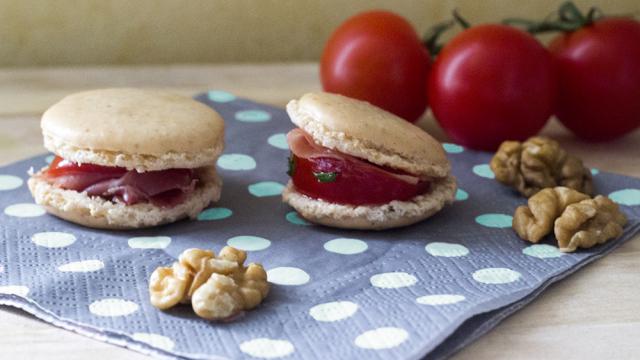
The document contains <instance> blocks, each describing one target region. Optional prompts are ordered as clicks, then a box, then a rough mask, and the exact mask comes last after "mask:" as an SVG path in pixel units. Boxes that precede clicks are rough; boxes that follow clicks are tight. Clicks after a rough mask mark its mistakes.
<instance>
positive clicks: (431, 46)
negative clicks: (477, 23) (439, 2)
mask: <svg viewBox="0 0 640 360" xmlns="http://www.w3.org/2000/svg"><path fill="white" fill-rule="evenodd" d="M451 14H452V17H453V19H451V20H447V21H443V22H441V23H438V24H435V25H434V26H432V27H431V28H429V30H427V32H426V33H425V34H424V36H423V37H422V38H423V41H422V43H423V44H424V46H425V47H426V48H427V50H429V54H431V57H432V58H434V59H435V57H436V55H438V54H439V53H440V50H442V47H443V46H444V45H442V44H441V43H440V42H439V40H440V36H441V35H442V34H444V33H445V32H446V31H448V30H449V29H451V28H452V27H453V26H454V25H456V24H458V25H460V27H461V28H463V29H468V28H470V27H471V23H469V21H467V20H466V19H465V18H464V17H462V15H460V13H459V12H458V9H454V10H453V11H452V13H451Z"/></svg>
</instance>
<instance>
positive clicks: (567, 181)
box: [490, 137, 593, 197]
mask: <svg viewBox="0 0 640 360" xmlns="http://www.w3.org/2000/svg"><path fill="white" fill-rule="evenodd" d="M490 166H491V170H493V172H494V174H495V178H496V180H498V181H499V182H501V183H503V184H505V185H508V186H511V187H513V188H515V189H516V190H518V191H519V192H520V193H521V194H522V195H524V196H526V197H530V196H532V195H534V194H535V193H537V192H538V191H540V190H541V189H544V188H547V187H554V186H566V187H569V188H572V189H574V190H577V191H580V192H582V193H586V194H591V193H592V192H593V184H592V181H591V172H590V170H589V169H587V168H585V167H584V165H583V164H582V161H581V160H580V159H578V158H576V157H575V156H572V155H569V154H567V152H566V151H565V150H564V149H562V148H561V147H560V144H558V142H557V141H555V140H552V139H549V138H545V137H532V138H530V139H528V140H527V141H525V142H523V143H520V142H518V141H505V142H503V143H502V144H501V145H500V148H499V149H498V151H497V152H496V154H495V155H494V156H493V158H492V159H491V162H490Z"/></svg>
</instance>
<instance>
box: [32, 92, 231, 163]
mask: <svg viewBox="0 0 640 360" xmlns="http://www.w3.org/2000/svg"><path fill="white" fill-rule="evenodd" d="M41 126H42V132H43V135H44V138H45V146H46V147H47V148H48V149H49V150H50V151H52V152H54V153H56V154H58V155H60V156H62V157H64V158H66V159H68V160H72V161H74V160H76V161H78V162H90V163H97V164H99V165H107V166H109V165H111V166H126V167H128V168H139V169H141V170H160V169H163V168H171V167H196V166H195V165H200V163H203V164H205V163H207V162H211V161H213V162H214V163H215V158H217V156H218V155H219V153H220V152H221V151H222V147H223V141H224V121H223V120H222V118H221V117H220V115H219V114H218V113H217V112H215V111H214V110H213V109H211V108H209V107H208V106H206V105H204V104H202V103H200V102H197V101H195V100H193V99H191V98H189V97H185V96H181V95H175V94H170V93H165V92H160V91H152V90H142V89H130V88H114V89H100V90H92V91H86V92H81V93H76V94H73V95H69V96H67V97H65V98H64V99H62V100H61V101H60V102H58V103H56V104H54V105H53V106H51V107H50V108H49V109H48V110H47V111H46V112H45V113H44V115H43V116H42V122H41ZM92 154H93V155H95V156H92ZM203 155H204V156H203ZM118 158H119V159H120V160H121V161H119V163H118V161H117V160H116V159H118ZM136 159H137V160H139V162H140V163H136ZM180 159H183V160H185V161H184V162H185V163H184V164H182V165H183V166H181V164H180ZM155 160H157V161H155ZM110 162H115V163H110Z"/></svg>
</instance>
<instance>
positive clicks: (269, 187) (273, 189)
mask: <svg viewBox="0 0 640 360" xmlns="http://www.w3.org/2000/svg"><path fill="white" fill-rule="evenodd" d="M282 190H284V185H282V184H280V183H278V182H275V181H261V182H257V183H255V184H251V185H249V192H250V193H251V195H253V196H257V197H265V196H276V195H280V194H282Z"/></svg>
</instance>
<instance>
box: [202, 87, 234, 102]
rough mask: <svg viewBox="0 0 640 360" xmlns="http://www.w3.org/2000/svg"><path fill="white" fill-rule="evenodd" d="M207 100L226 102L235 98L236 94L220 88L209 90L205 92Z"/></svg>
mask: <svg viewBox="0 0 640 360" xmlns="http://www.w3.org/2000/svg"><path fill="white" fill-rule="evenodd" d="M207 97H208V98H209V100H211V101H213V102H217V103H226V102H230V101H233V100H235V99H236V96H235V95H233V94H232V93H229V92H226V91H222V90H211V91H209V92H208V93H207Z"/></svg>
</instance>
